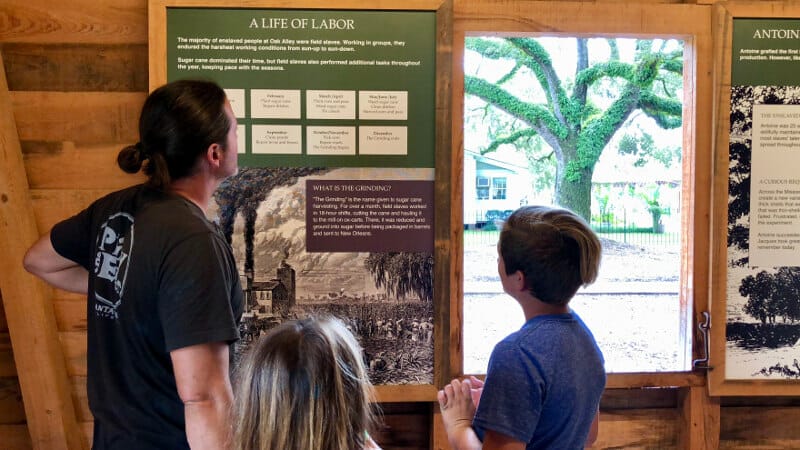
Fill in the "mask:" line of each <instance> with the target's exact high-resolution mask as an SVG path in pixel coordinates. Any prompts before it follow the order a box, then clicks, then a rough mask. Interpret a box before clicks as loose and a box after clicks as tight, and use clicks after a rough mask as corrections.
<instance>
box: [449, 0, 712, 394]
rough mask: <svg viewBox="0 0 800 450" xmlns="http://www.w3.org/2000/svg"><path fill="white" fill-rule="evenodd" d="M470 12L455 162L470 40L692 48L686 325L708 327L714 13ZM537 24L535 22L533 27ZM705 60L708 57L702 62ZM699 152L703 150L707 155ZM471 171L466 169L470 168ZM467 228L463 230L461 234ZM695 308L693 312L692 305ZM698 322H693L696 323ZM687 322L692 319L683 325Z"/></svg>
mask: <svg viewBox="0 0 800 450" xmlns="http://www.w3.org/2000/svg"><path fill="white" fill-rule="evenodd" d="M463 9H464V11H463V12H462V14H460V15H459V17H458V18H457V19H456V20H455V23H454V34H453V70H452V75H453V77H452V80H453V89H452V95H453V96H452V100H451V101H452V105H453V109H452V111H453V116H452V117H453V121H452V122H453V123H452V137H453V139H452V142H453V151H452V156H453V161H454V162H462V161H463V157H464V153H463V125H464V124H463V110H464V69H463V57H464V40H465V37H466V36H508V35H540V36H545V35H551V36H552V35H553V34H555V33H554V32H557V34H559V35H564V36H580V37H611V36H618V37H641V38H647V39H650V38H667V37H670V38H676V39H681V40H682V41H684V46H685V47H684V124H683V129H684V132H683V136H684V138H683V140H684V142H683V149H684V153H683V155H684V156H683V157H684V160H685V162H684V166H683V177H682V178H683V188H682V194H681V203H682V204H683V205H685V206H686V208H684V213H683V215H682V217H681V228H682V236H683V239H682V244H681V246H682V249H681V285H680V299H681V300H680V301H681V305H682V308H681V314H682V317H681V319H682V320H681V322H682V323H691V324H695V323H700V322H701V320H700V319H701V318H702V317H703V316H702V314H703V312H705V311H707V310H708V289H707V287H708V282H709V267H708V257H709V246H708V243H709V227H710V214H709V210H710V192H711V184H710V177H709V176H708V174H709V173H710V167H711V152H710V148H711V137H712V129H713V127H712V120H711V114H712V108H711V104H712V102H711V91H712V89H711V86H712V79H711V58H710V54H711V48H712V37H711V30H710V27H709V25H708V24H709V23H710V22H711V8H710V7H708V6H707V5H695V4H653V3H648V4H628V3H626V4H620V7H619V8H614V9H613V10H609V9H608V8H607V7H605V6H604V5H602V4H600V5H598V4H596V3H574V4H573V3H566V4H565V3H561V2H558V3H556V2H536V1H534V2H526V3H524V4H518V3H515V4H514V7H513V10H506V11H503V14H501V15H498V14H497V5H496V4H493V3H491V2H489V1H488V0H477V1H475V2H471V3H469V4H468V5H463ZM531 18H535V19H531ZM701 55H702V57H701ZM698 149H702V150H703V151H702V152H700V151H698ZM462 164H463V163H462ZM454 166H456V167H454V170H458V171H459V172H458V173H454V174H453V179H454V180H458V179H461V177H463V174H462V173H460V172H461V170H460V169H461V164H454ZM459 190H460V186H459V184H458V183H453V185H452V191H453V192H452V193H451V194H452V195H451V199H452V201H451V210H452V215H451V217H452V218H454V219H455V218H456V217H458V220H453V221H452V222H453V228H452V231H453V233H451V235H454V236H456V235H457V236H458V239H456V242H455V245H453V248H452V249H453V253H454V254H453V257H452V258H451V261H452V262H453V264H452V266H451V268H450V269H451V285H452V286H457V288H456V289H452V290H451V293H450V296H451V317H450V322H451V327H450V328H451V330H450V335H451V336H452V338H451V339H452V341H453V342H454V343H456V344H460V343H461V342H463V339H462V338H461V333H462V332H463V330H462V329H461V323H462V320H463V279H461V272H462V269H461V267H460V265H459V263H463V251H464V249H463V234H462V233H463V226H462V227H457V225H458V224H459V222H460V221H461V220H463V219H461V215H460V213H461V212H462V208H463V192H459ZM457 228H461V229H457ZM689 304H691V305H692V307H691V309H690V308H689V307H688V305H689ZM689 315H691V319H692V320H691V322H690V320H689ZM683 316H686V317H683ZM687 328H688V329H685V330H683V331H682V333H683V335H684V338H685V339H689V338H690V336H691V337H693V339H692V348H691V349H690V350H691V355H689V357H690V358H692V360H694V359H695V358H698V357H701V356H703V355H704V352H703V351H702V350H701V347H702V346H703V343H704V341H703V338H702V337H701V336H698V335H697V327H695V326H688V327H687ZM451 350H452V351H451V355H450V361H449V363H450V369H451V373H452V374H453V376H460V375H464V374H463V351H462V350H461V348H454V346H451ZM703 384H705V376H704V374H702V373H698V372H696V371H691V370H690V371H686V372H656V373H611V374H609V375H608V382H607V387H608V388H616V387H619V388H630V387H645V386H679V387H685V386H700V385H703Z"/></svg>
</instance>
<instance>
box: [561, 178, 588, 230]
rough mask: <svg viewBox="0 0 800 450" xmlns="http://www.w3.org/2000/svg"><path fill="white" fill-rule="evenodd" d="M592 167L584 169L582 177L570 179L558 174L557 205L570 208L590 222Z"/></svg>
mask: <svg viewBox="0 0 800 450" xmlns="http://www.w3.org/2000/svg"><path fill="white" fill-rule="evenodd" d="M592 172H593V170H592V169H583V170H582V173H581V176H580V179H579V180H577V181H569V180H567V179H565V175H564V173H563V172H559V173H558V174H556V197H555V199H556V205H558V206H560V207H562V208H566V209H569V210H570V211H572V212H574V213H575V214H577V215H579V216H581V217H583V218H584V220H586V223H590V221H591V214H592V210H591V207H592Z"/></svg>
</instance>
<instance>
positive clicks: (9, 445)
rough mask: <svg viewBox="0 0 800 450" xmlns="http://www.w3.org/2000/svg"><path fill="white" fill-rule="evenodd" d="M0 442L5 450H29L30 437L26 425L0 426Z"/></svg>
mask: <svg viewBox="0 0 800 450" xmlns="http://www.w3.org/2000/svg"><path fill="white" fill-rule="evenodd" d="M0 442H2V443H3V449H5V450H30V449H31V448H33V447H32V446H31V437H30V435H29V434H28V427H27V426H26V425H0Z"/></svg>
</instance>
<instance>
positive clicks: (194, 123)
mask: <svg viewBox="0 0 800 450" xmlns="http://www.w3.org/2000/svg"><path fill="white" fill-rule="evenodd" d="M226 103H227V97H226V96H225V91H224V90H223V89H222V88H221V87H219V86H218V85H217V84H216V83H214V82H211V81H202V80H179V81H174V82H171V83H168V84H165V85H164V86H161V87H159V88H158V89H156V90H154V91H153V92H152V93H150V95H149V96H148V97H147V100H146V101H145V103H144V106H143V107H142V113H141V116H140V117H139V139H140V141H139V142H138V143H136V145H130V146H128V147H125V148H123V149H122V150H121V151H120V152H119V155H118V156H117V163H118V164H119V167H120V168H121V169H122V170H124V171H125V172H128V173H136V172H138V171H139V169H141V168H142V164H143V162H144V161H145V160H147V164H145V165H144V173H145V175H147V177H148V184H149V185H150V186H152V187H155V188H158V189H166V188H167V187H169V185H170V182H171V181H172V180H177V179H180V178H183V177H185V176H188V175H191V174H192V173H193V172H194V170H195V169H196V167H197V162H198V160H199V158H200V156H201V155H204V154H205V153H206V151H207V150H208V148H209V146H210V145H211V144H219V145H220V146H221V147H222V149H223V150H226V149H227V147H228V142H229V139H228V135H229V132H230V131H231V128H232V127H234V126H235V123H232V120H231V117H230V114H229V112H228V111H227V110H226ZM234 121H235V119H234ZM234 151H235V149H234Z"/></svg>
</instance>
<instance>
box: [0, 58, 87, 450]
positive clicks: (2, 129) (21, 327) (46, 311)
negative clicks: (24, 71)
mask: <svg viewBox="0 0 800 450" xmlns="http://www.w3.org/2000/svg"><path fill="white" fill-rule="evenodd" d="M3 67H4V65H3V59H2V55H0V249H2V255H1V256H2V257H0V291H2V292H3V305H4V307H5V314H6V320H7V322H8V330H9V334H10V336H11V342H12V343H13V345H14V349H15V352H14V359H15V363H16V366H17V372H18V375H19V383H20V386H21V387H22V393H23V396H24V399H25V412H26V415H27V418H28V429H29V431H30V434H31V442H32V444H33V448H35V449H37V450H39V449H53V450H67V449H69V450H77V449H83V448H85V447H86V445H85V443H84V440H83V437H82V436H81V435H80V430H79V429H78V425H77V422H76V420H75V411H74V409H73V406H72V398H71V397H70V393H69V386H68V381H67V375H66V371H65V368H64V363H63V361H64V359H63V355H62V353H61V346H60V345H59V342H58V337H57V335H56V322H55V315H54V313H53V306H52V304H51V303H50V302H49V299H48V297H47V291H46V290H45V289H44V284H43V283H42V282H41V281H39V280H37V279H36V278H35V277H33V276H32V275H30V274H28V273H27V272H25V270H24V269H23V268H22V264H20V261H22V258H23V256H24V255H25V252H26V251H27V249H28V247H30V245H31V244H33V243H34V242H35V241H36V240H37V239H38V238H39V231H38V228H37V227H36V222H35V217H34V213H33V207H32V204H31V200H30V195H29V192H28V181H27V179H26V177H25V166H24V164H23V161H22V151H21V147H20V143H19V139H18V137H17V130H16V124H15V121H14V112H13V109H12V101H11V95H10V93H9V91H8V84H7V82H6V77H5V70H4V69H3Z"/></svg>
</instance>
